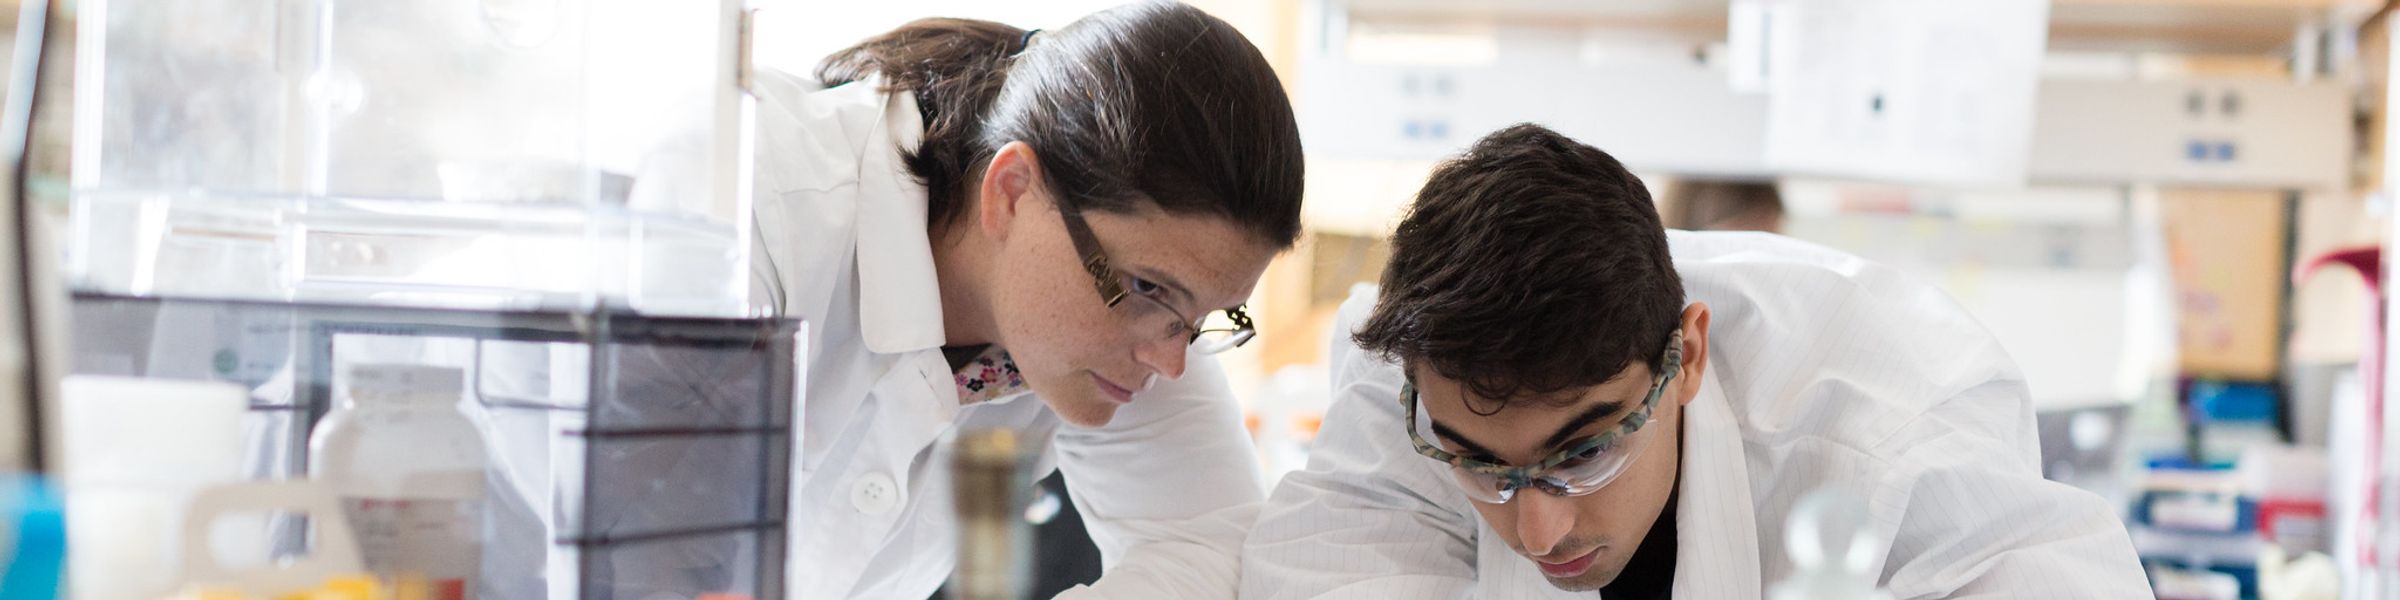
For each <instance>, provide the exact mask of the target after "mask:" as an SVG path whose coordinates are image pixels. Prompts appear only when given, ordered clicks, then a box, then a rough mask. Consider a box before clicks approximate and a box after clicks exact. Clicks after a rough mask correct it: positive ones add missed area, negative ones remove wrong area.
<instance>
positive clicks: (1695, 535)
mask: <svg viewBox="0 0 2400 600" xmlns="http://www.w3.org/2000/svg"><path fill="white" fill-rule="evenodd" d="M1701 382H1702V383H1701V385H1700V393H1699V395H1697V396H1695V397H1693V398H1692V401H1691V403H1690V404H1686V405H1684V408H1683V461H1682V464H1681V466H1679V467H1678V468H1679V469H1682V480H1683V483H1682V484H1681V486H1680V488H1679V492H1680V493H1681V496H1680V497H1679V498H1678V499H1677V500H1676V505H1675V514H1676V521H1675V527H1676V530H1675V531H1676V534H1675V544H1676V552H1675V564H1676V567H1675V597H1678V598H1756V597H1758V593H1759V588H1758V587H1757V585H1758V581H1759V565H1758V560H1759V559H1758V557H1759V551H1760V549H1759V548H1758V527H1757V515H1756V511H1755V508H1754V507H1753V506H1752V503H1751V500H1750V491H1751V490H1750V468H1749V462H1748V460H1747V459H1746V458H1745V457H1744V454H1743V452H1742V431H1741V426H1740V424H1739V423H1737V422H1736V421H1735V420H1734V416H1733V408H1732V405H1731V404H1729V403H1728V402H1727V401H1726V398H1725V393H1724V390H1723V387H1722V386H1720V385H1718V382H1717V373H1716V371H1713V370H1711V371H1705V372H1703V374H1702V376H1701Z"/></svg>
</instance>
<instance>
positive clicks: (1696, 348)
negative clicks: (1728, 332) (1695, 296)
mask: <svg viewBox="0 0 2400 600" xmlns="http://www.w3.org/2000/svg"><path fill="white" fill-rule="evenodd" d="M1682 327H1683V370H1682V372H1681V373H1679V374H1677V375H1676V376H1675V403H1676V404H1678V405H1682V404H1690V403H1691V401H1692V398H1696V397H1699V395H1700V380H1701V379H1702V378H1701V375H1702V374H1704V373H1707V372H1708V303H1705V302H1693V303H1692V305H1691V306H1686V307H1683V325H1682Z"/></svg>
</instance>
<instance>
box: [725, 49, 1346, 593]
mask: <svg viewBox="0 0 2400 600" xmlns="http://www.w3.org/2000/svg"><path fill="white" fill-rule="evenodd" d="M816 76H817V79H818V80H819V81H820V82H822V84H823V85H824V86H826V87H823V88H822V89H820V88H819V87H818V85H817V84H812V83H809V82H805V81H802V80H801V79H799V78H794V77H789V76H780V75H772V74H770V75H766V76H762V78H761V81H760V82H759V83H760V88H761V89H759V90H758V91H759V96H760V103H759V121H760V125H761V128H760V135H759V144H760V146H759V149H760V151H759V163H758V178H757V183H756V185H757V186H758V201H757V207H756V209H755V210H756V212H757V216H758V223H759V228H760V231H759V233H760V235H759V242H758V243H759V252H760V254H761V255H762V256H763V257H764V260H760V261H757V263H758V265H759V266H760V268H761V269H762V270H763V271H765V272H762V273H759V276H760V277H759V279H760V280H761V282H762V284H763V285H764V289H763V290H762V293H763V294H764V295H765V297H767V298H769V299H771V300H773V301H774V302H775V303H776V304H777V306H779V307H780V308H781V310H782V311H783V314H785V315H788V316H795V317H800V318H804V319H806V320H807V321H808V322H809V334H810V340H809V342H810V343H809V346H808V348H809V356H808V372H807V379H806V387H805V391H806V394H807V396H806V400H805V403H804V406H803V409H802V411H801V417H800V418H801V420H802V421H801V422H802V427H801V429H802V431H801V436H802V437H801V439H800V450H799V452H798V454H797V463H798V467H797V468H798V475H797V480H796V481H795V483H794V484H793V490H794V495H793V499H792V523H791V524H790V529H789V531H790V535H791V540H790V549H791V553H790V557H789V560H788V564H789V565H790V570H789V576H788V577H787V578H786V581H787V585H788V586H790V587H791V588H792V589H793V590H794V592H795V593H794V595H793V596H794V597H799V598H833V597H868V598H924V597H926V596H927V595H928V594H931V593H932V592H933V591H934V590H935V589H936V588H937V587H939V586H940V585H941V583H942V581H943V579H944V578H945V577H947V576H948V574H949V573H950V571H951V569H952V565H953V564H954V562H955V557H954V554H955V546H954V538H955V536H956V530H957V523H956V521H955V518H954V515H953V514H952V510H951V498H950V482H949V480H948V477H949V475H948V470H947V463H948V462H949V445H948V442H947V440H949V439H951V438H952V437H953V436H954V435H956V434H957V433H958V432H961V431H969V430H974V429H980V428H989V427H1005V428H1010V429H1014V430H1017V431H1018V432H1019V438H1020V439H1022V440H1027V443H1029V444H1030V446H1031V448H1032V449H1033V450H1034V451H1035V452H1038V457H1037V458H1036V462H1035V464H1034V470H1033V472H1032V473H1029V474H1027V477H1028V478H1027V480H1026V483H1027V485H1028V486H1029V487H1030V486H1031V484H1032V482H1033V481H1034V480H1035V479H1038V478H1040V477H1041V476H1043V475H1046V474H1047V473H1049V472H1050V471H1051V470H1052V469H1057V470H1059V471H1061V472H1063V473H1064V474H1065V476H1066V480H1067V482H1068V484H1069V486H1070V489H1072V490H1073V492H1074V493H1073V496H1074V498H1075V501H1076V506H1077V509H1078V510H1079V511H1080V512H1081V513H1082V514H1083V515H1084V517H1085V519H1086V523H1087V525H1088V526H1089V527H1090V529H1091V531H1092V537H1093V541H1094V542H1095V543H1097V545H1098V546H1099V547H1100V549H1101V552H1102V555H1103V556H1104V557H1105V562H1107V563H1108V565H1109V567H1108V571H1107V572H1106V574H1105V575H1104V576H1103V577H1102V578H1101V580H1100V581H1099V582H1098V583H1096V584H1094V585H1093V586H1091V587H1089V588H1085V589H1078V590H1073V591H1071V592H1070V593H1069V594H1068V595H1069V596H1074V595H1079V594H1088V595H1096V596H1107V597H1140V598H1166V597H1231V596H1232V594H1233V586H1234V585H1235V583H1236V581H1235V580H1236V573H1235V572H1234V569H1235V566H1236V564H1237V562H1238V560H1237V557H1236V556H1235V552H1236V551H1237V550H1238V548H1239V547H1240V544H1241V541H1242V537H1243V534H1244V531H1245V530H1246V529H1247V527H1248V524H1249V523H1250V519H1251V516H1252V515H1253V514H1254V511H1255V505H1256V504H1257V503H1258V502H1259V501H1261V500H1262V499H1263V491H1262V490H1261V488H1260V484H1259V480H1258V474H1257V471H1256V461H1255V459H1254V458H1253V456H1252V451H1251V448H1250V446H1249V441H1248V437H1247V435H1246V434H1245V433H1244V430H1243V429H1242V426H1241V423H1240V414H1239V409H1238V407H1237V406H1235V404H1234V401H1233V398H1232V395H1231V393H1230V391H1229V390H1228V388H1227V385H1226V383H1225V380H1224V377H1223V372H1222V370H1221V368H1220V367H1219V366H1218V365H1217V364H1216V362H1215V361H1213V360H1211V359H1209V358H1208V357H1207V356H1206V352H1205V351H1208V350H1217V349H1221V348H1224V347H1229V346H1230V345H1232V344H1233V343H1238V342H1239V341H1241V340H1246V339H1247V337H1248V335H1249V330H1248V327H1247V321H1248V320H1247V318H1246V317H1242V316H1241V312H1240V308H1239V305H1240V304H1241V302H1242V300H1243V299H1244V298H1245V297H1247V296H1248V295H1249V294H1250V290H1251V287H1252V286H1253V285H1254V284H1255V283H1256V282H1257V280H1258V277H1259V275H1260V274H1261V273H1262V272H1264V270H1265V268H1266V266H1267V262H1268V261H1269V259H1271V258H1272V257H1273V256H1274V255H1275V254H1277V253H1279V252H1281V251H1282V250H1284V249H1286V248H1289V247H1290V246H1291V245H1292V243H1293V242H1294V241H1295V240H1296V239H1297V237H1298V233H1299V214H1300V189H1301V165H1302V161H1301V153H1300V142H1299V134H1298V131H1297V127H1296V125H1295V123H1294V121H1293V117H1292V111H1291V106H1290V103H1289V101H1288V100H1287V99H1286V98H1285V96H1284V93H1283V90H1282V87H1281V84H1280V83H1279V82H1278V81H1277V80H1276V77H1275V74H1274V73H1273V71H1272V70H1271V69H1270V68H1269V66H1268V65H1267V62H1266V60H1265V59H1264V58H1263V57H1262V56H1261V55H1260V54H1259V53H1258V50H1257V49H1256V48H1254V47H1252V46H1251V45H1250V44H1249V42H1248V41H1247V40H1245V39H1243V38H1242V37H1241V35H1240V34H1239V33H1237V32H1235V30H1234V29H1233V28H1232V27H1231V26H1229V25H1227V24H1226V23H1225V22H1224V21H1221V20H1218V19H1216V18H1215V17H1211V16H1209V15H1207V14H1205V13H1202V12H1200V11H1199V10H1197V9H1194V8H1191V7H1189V6H1185V5H1181V4H1174V3H1149V4H1136V5H1130V6H1124V7H1119V8H1116V9H1112V10H1108V11H1105V12H1101V13H1097V14H1093V15H1091V16H1088V17H1085V18H1083V19H1081V20H1079V21H1076V22H1075V23H1074V24H1072V25H1069V26H1067V27H1065V28H1062V29H1059V30H1057V31H1045V32H1039V33H1038V34H1037V33H1028V32H1025V31H1022V30H1018V29H1016V28H1012V27H1008V26H1005V25H1000V24H996V23H989V22H980V21H967V20H956V19H928V20H921V21H917V22H914V23H910V24H908V25H905V26H902V27H901V28H899V29H897V30H894V31H892V32H889V33H885V34H883V35H880V36H876V37H874V38H871V39H868V40H866V41H865V42H862V43H860V44H859V45H858V46H856V47H853V48H850V49H847V50H843V51H841V52H838V53H836V54H834V55H833V56H830V57H828V58H826V59H825V60H824V62H823V63H822V64H820V65H819V67H818V69H817V72H816ZM1220 310H1225V311H1227V315H1226V317H1225V318H1222V319H1220V320H1221V321H1223V322H1227V323H1237V324H1238V325H1228V326H1226V327H1223V328H1221V329H1219V330H1217V331H1212V332H1209V333H1208V334H1206V335H1200V334H1199V333H1198V329H1199V328H1200V325H1199V320H1198V319H1199V317H1201V316H1202V315H1207V314H1213V313H1216V312H1217V311H1220ZM1212 323H1213V321H1212Z"/></svg>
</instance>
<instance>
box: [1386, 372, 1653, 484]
mask: <svg viewBox="0 0 2400 600" xmlns="http://www.w3.org/2000/svg"><path fill="white" fill-rule="evenodd" d="M1659 362H1660V364H1662V365H1665V368H1664V369H1662V370H1660V372H1659V373H1658V374H1657V375H1656V376H1654V377H1653V378H1652V382H1651V384H1650V394H1649V395H1648V396H1647V397H1644V398H1643V399H1642V403H1641V405H1640V406H1638V407H1635V408H1634V410H1633V411H1632V412H1628V413H1626V414H1625V418H1624V419H1623V420H1620V421H1618V422H1617V426H1616V427H1615V428H1614V429H1611V430H1609V431H1606V432H1602V433H1600V434H1598V435H1594V436H1592V437H1588V438H1584V439H1583V440H1581V441H1577V442H1575V443H1572V444H1568V445H1567V447H1566V449H1564V450H1561V451H1559V452H1558V453H1557V454H1553V455H1551V456H1550V457H1549V458H1544V459H1542V460H1541V461H1540V462H1536V463H1534V464H1531V465H1526V466H1511V465H1504V464H1500V463H1495V462H1488V461H1483V460H1477V459H1472V458H1466V457H1462V456H1459V455H1457V454H1454V453H1452V452H1450V451H1448V450H1444V449H1442V448H1441V447H1439V446H1436V445H1434V444H1433V442H1432V441H1430V440H1432V439H1436V438H1437V437H1438V436H1436V435H1435V434H1434V433H1433V417H1431V416H1430V415H1427V414H1425V413H1424V412H1423V411H1420V410H1418V409H1417V405H1418V403H1419V401H1418V399H1417V385H1416V383H1415V382H1413V381H1412V382H1408V383H1406V384H1403V385H1402V386H1401V388H1400V404H1401V406H1403V407H1405V408H1404V409H1403V410H1404V415H1405V416H1404V418H1405V419H1406V420H1407V423H1408V424H1409V426H1408V439H1409V441H1410V442H1412V443H1414V444H1415V445H1416V449H1417V453H1418V454H1422V455H1425V456H1426V457H1427V458H1431V459H1434V460H1438V461H1442V462H1443V463H1444V464H1448V465H1450V474H1451V476H1452V478H1454V479H1456V480H1457V481H1458V486H1459V488H1461V489H1463V490H1465V491H1466V493H1467V497H1468V498H1472V499H1474V500H1475V501H1477V502H1483V503H1487V504H1502V503H1506V502H1508V501H1509V499H1511V498H1515V497H1516V494H1517V490H1521V489H1525V488H1528V487H1532V488H1538V489H1540V490H1542V491H1544V492H1548V493H1550V494H1552V495H1556V496H1581V495H1585V494H1590V493H1592V492H1596V491H1599V490H1600V488H1603V487H1607V486H1608V484H1609V482H1612V481H1615V480H1616V479H1617V476H1618V475H1623V474H1624V473H1625V471H1626V470H1627V469H1628V468H1630V467H1631V466H1632V465H1633V461H1634V459H1635V458H1639V457H1640V456H1641V454H1642V449H1643V448H1646V447H1648V446H1649V445H1650V444H1649V443H1648V442H1649V438H1651V437H1654V434H1655V432H1653V431H1651V430H1648V429H1644V428H1643V427H1642V426H1643V425H1646V424H1648V423H1649V422H1650V415H1651V412H1652V411H1653V410H1655V409H1657V408H1658V398H1659V396H1661V395H1663V394H1664V393H1665V392H1666V389H1667V383H1668V382H1670V381H1674V380H1675V376H1676V374H1677V373H1679V372H1681V371H1682V370H1683V369H1682V364H1683V332H1682V331H1680V330H1678V331H1676V332H1675V333H1674V334H1673V335H1671V336H1669V337H1668V339H1667V348H1666V351H1665V352H1664V353H1663V357H1662V358H1661V359H1660V361H1659Z"/></svg>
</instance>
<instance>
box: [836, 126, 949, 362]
mask: <svg viewBox="0 0 2400 600" xmlns="http://www.w3.org/2000/svg"><path fill="white" fill-rule="evenodd" d="M878 125H879V127H877V128H876V131H875V133H874V134H873V135H872V137H871V138H870V139H869V140H868V141H867V152H866V155H865V156H864V157H862V158H860V160H859V166H858V168H859V174H858V186H859V190H858V191H859V195H858V197H859V207H858V288H859V306H858V316H859V321H860V323H861V325H862V327H861V328H860V329H861V333H862V334H863V336H864V337H865V338H866V343H867V349H868V350H873V351H875V352H878V353H887V354H888V353H897V352H907V351H913V350H922V349H926V348H937V347H940V346H941V345H942V340H943V336H944V332H943V331H942V304H941V286H940V283H939V280H938V279H937V278H936V276H935V274H934V270H933V244H932V242H931V241H930V238H928V237H927V235H926V232H925V224H926V210H927V209H926V201H927V200H926V196H925V187H924V186H923V185H921V184H918V183H917V181H916V176H915V175H912V174H910V173H909V172H908V167H907V165H906V164H905V163H902V162H901V161H900V152H901V151H904V150H914V149H916V147H917V144H918V138H919V137H921V136H922V135H923V129H924V125H923V119H922V117H919V116H918V115H917V102H916V100H915V95H913V94H893V95H891V101H890V102H886V103H885V104H884V107H883V115H882V117H881V118H880V119H879V123H878ZM943 379H945V380H947V379H948V377H947V376H944V377H943ZM953 404H955V403H953Z"/></svg>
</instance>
